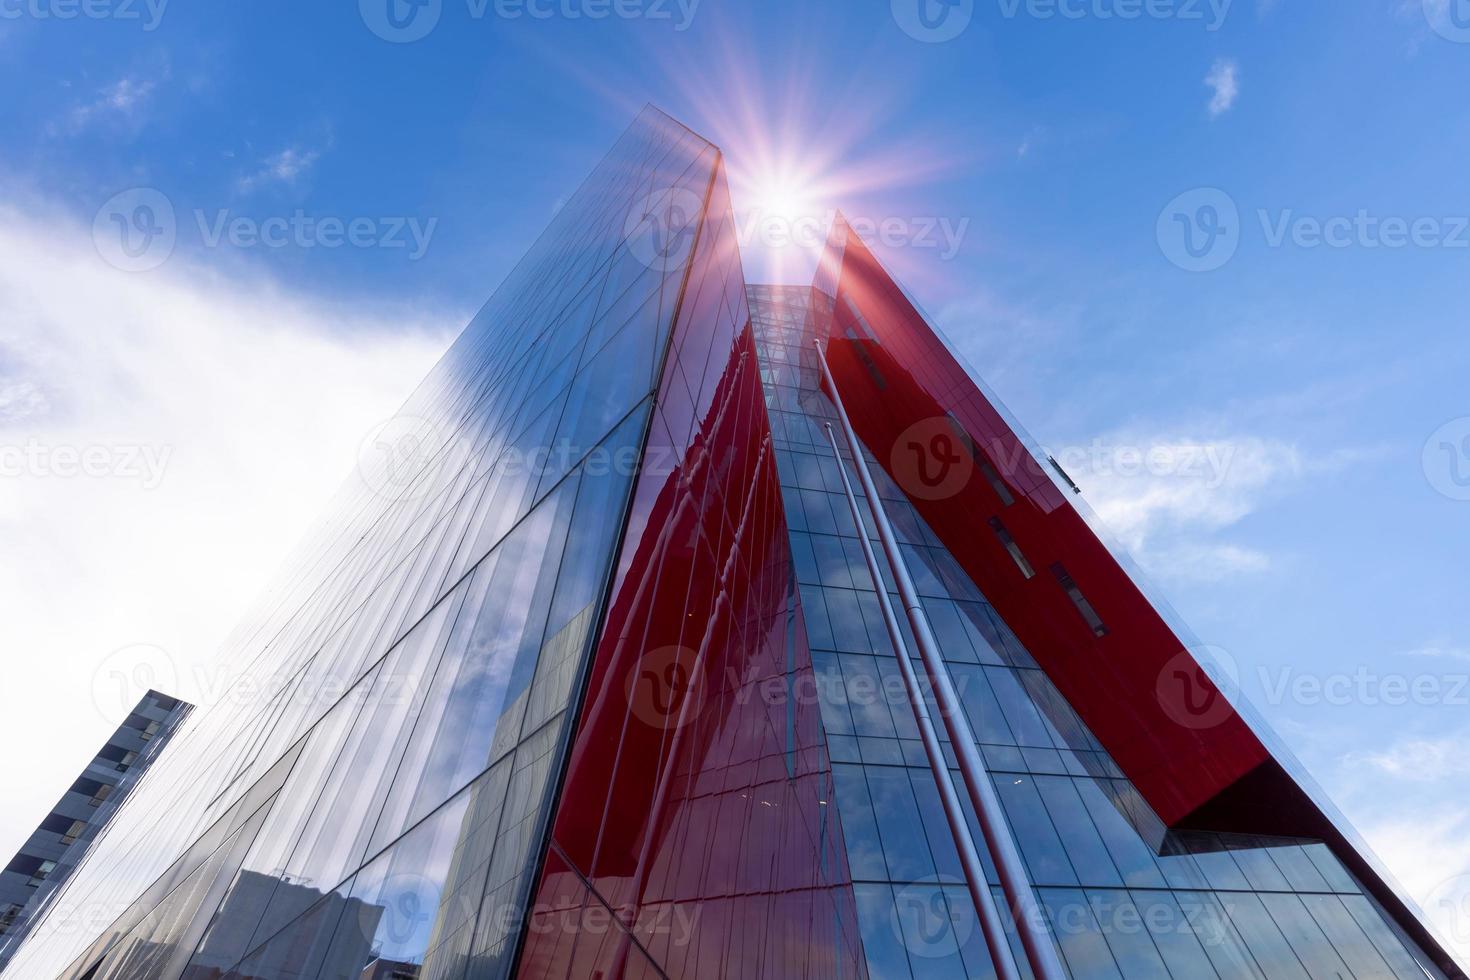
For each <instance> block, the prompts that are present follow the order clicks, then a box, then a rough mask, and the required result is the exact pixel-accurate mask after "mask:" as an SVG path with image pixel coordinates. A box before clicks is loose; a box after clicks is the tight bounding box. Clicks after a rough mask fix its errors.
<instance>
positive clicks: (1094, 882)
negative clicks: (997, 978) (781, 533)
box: [750, 286, 1424, 980]
mask: <svg viewBox="0 0 1470 980" xmlns="http://www.w3.org/2000/svg"><path fill="white" fill-rule="evenodd" d="M750 297H751V316H752V322H753V326H754V330H755V335H756V345H757V350H758V352H759V355H760V364H761V373H762V377H763V380H764V382H765V387H766V400H767V406H768V409H769V411H770V414H771V423H772V429H773V431H774V432H775V434H776V435H775V447H776V459H777V461H778V469H779V472H780V478H781V483H782V493H783V499H784V500H785V502H786V508H787V515H786V516H787V522H788V525H789V528H790V534H791V541H792V553H793V560H794V565H795V568H796V572H797V578H798V582H799V588H800V594H801V605H802V613H803V618H804V621H805V623H806V624H807V626H808V636H809V639H810V645H811V650H812V654H811V656H812V661H813V664H814V669H815V671H816V676H817V678H818V684H817V688H816V691H817V693H818V696H819V698H820V700H821V703H822V714H823V718H824V722H825V725H826V728H827V730H828V732H829V745H830V750H831V756H832V760H833V772H834V779H835V783H836V791H835V793H834V800H835V802H836V803H837V808H838V812H839V814H840V816H841V824H842V831H843V837H844V840H845V844H846V847H847V852H848V864H849V867H850V869H851V873H852V877H853V879H854V881H855V882H856V883H857V884H856V894H857V897H858V910H859V918H860V922H861V934H862V938H863V946H864V952H865V955H866V959H867V967H868V970H869V973H870V975H871V976H874V977H884V978H890V977H922V978H929V977H932V976H936V975H937V976H944V977H991V976H994V973H993V967H992V965H991V962H990V957H989V955H988V951H987V950H986V949H985V944H984V941H983V938H982V936H981V934H980V929H979V924H978V920H977V918H976V916H975V912H974V909H973V906H972V905H971V902H970V899H969V895H968V892H967V891H966V889H965V888H964V887H963V878H961V877H960V874H961V871H960V868H959V862H958V858H957V855H956V852H955V846H954V841H953V838H952V836H951V835H950V832H949V828H948V826H947V825H946V823H945V821H944V817H943V811H942V810H941V809H940V804H939V798H938V795H937V792H936V790H935V784H934V777H933V773H932V772H931V770H930V769H929V768H928V765H927V763H926V761H925V757H924V753H923V750H922V746H921V744H920V743H919V741H918V732H917V729H916V728H915V723H914V719H913V711H912V708H911V707H910V705H909V702H908V698H907V696H906V694H905V690H904V687H903V685H902V683H901V680H900V678H899V677H898V675H897V667H896V661H895V659H894V652H893V646H892V643H891V642H890V641H889V638H888V636H887V634H886V631H885V630H884V627H883V623H882V619H881V618H880V615H879V613H878V609H877V602H876V596H877V589H878V588H879V587H880V585H879V584H877V583H875V582H874V581H873V579H872V577H871V575H870V574H869V572H868V569H867V566H866V564H865V562H864V560H863V558H862V554H861V551H860V549H859V548H858V547H857V535H858V534H859V533H860V532H859V529H858V528H857V526H856V525H855V524H854V523H853V521H852V519H851V517H850V516H849V515H850V509H849V507H848V504H847V502H846V498H845V496H843V494H842V484H841V478H840V475H839V471H838V469H837V467H838V466H839V465H842V466H846V467H848V469H849V478H850V480H851V482H852V484H853V486H854V487H855V488H856V487H858V486H860V483H859V481H858V479H857V475H856V473H855V471H853V470H852V469H851V465H852V463H851V459H850V458H848V457H846V456H844V458H843V459H842V460H841V461H840V463H839V460H838V459H837V458H835V457H834V456H833V454H832V450H831V447H830V444H829V443H828V441H827V437H826V434H825V432H824V431H823V428H822V426H823V423H825V422H827V421H833V422H834V424H835V415H836V412H835V409H834V408H833V406H832V403H831V401H830V400H829V398H828V397H827V395H826V394H825V393H824V391H823V390H822V387H821V384H820V382H819V373H818V371H819V368H818V364H817V361H816V359H815V358H816V355H815V349H814V346H813V341H814V340H815V339H816V337H817V336H818V329H819V325H820V324H822V322H823V320H824V318H826V317H829V316H830V314H831V310H832V306H833V301H832V300H831V298H830V297H828V296H827V295H825V294H824V293H822V292H820V291H817V290H812V289H807V288H798V287H782V286H752V287H751V288H750ZM821 335H822V336H824V337H825V336H826V332H825V330H823V331H822V333H821ZM865 453H866V449H865ZM867 455H868V456H869V463H870V469H871V470H872V472H873V474H874V476H875V479H876V480H877V482H878V489H879V495H880V496H881V497H882V498H883V500H882V503H883V506H884V508H885V509H886V510H887V512H888V514H889V516H890V517H891V519H892V521H893V523H894V525H895V528H896V530H897V533H898V536H899V538H900V542H901V545H902V550H903V552H904V558H905V560H906V562H907V565H908V567H909V570H910V572H911V574H912V577H913V579H914V581H915V584H916V587H917V589H918V592H919V593H920V596H921V599H922V602H923V604H924V608H925V611H926V613H927V614H928V616H929V618H930V620H931V622H932V624H933V628H934V632H935V633H936V634H937V637H938V640H939V644H940V647H941V652H942V655H943V658H944V660H945V662H946V667H947V669H948V670H949V672H950V675H951V678H952V679H953V681H954V684H955V687H956V689H957V691H958V693H959V696H960V698H961V700H962V702H963V705H964V709H965V711H966V714H967V717H968V719H969V721H970V723H971V726H972V727H973V729H974V731H975V733H976V738H977V741H978V743H979V745H980V748H981V751H982V754H983V757H984V759H985V762H986V765H987V768H988V770H989V772H990V775H991V778H992V780H993V781H994V784H995V787H996V790H997V791H998V793H999V795H1000V798H1001V801H1002V804H1003V806H1004V809H1005V814H1006V817H1007V819H1008V821H1009V824H1010V827H1011V830H1012V832H1013V834H1014V836H1015V838H1016V841H1017V844H1018V845H1019V847H1020V849H1021V853H1022V856H1023V858H1024V860H1025V863H1026V867H1027V871H1028V873H1029V875H1030V878H1031V881H1032V883H1033V885H1034V886H1035V887H1036V891H1037V894H1038V897H1039V898H1040V900H1041V902H1042V905H1043V907H1044V908H1045V910H1046V913H1047V915H1048V918H1049V920H1050V925H1051V928H1052V934H1053V936H1054V937H1055V939H1056V941H1057V944H1058V946H1059V948H1060V950H1061V953H1062V956H1063V960H1064V963H1065V966H1066V968H1067V970H1068V971H1069V973H1070V974H1071V975H1072V976H1074V977H1076V978H1078V980H1084V978H1086V980H1091V978H1118V977H1124V978H1129V980H1132V978H1149V980H1151V978H1168V977H1176V978H1191V980H1192V978H1198V977H1219V978H1221V980H1235V978H1245V977H1252V978H1261V977H1265V978H1269V980H1275V978H1312V980H1318V978H1322V980H1338V978H1348V977H1356V978H1366V977H1374V978H1400V980H1410V978H1412V980H1422V978H1423V976H1424V973H1423V971H1422V970H1420V969H1419V968H1418V967H1417V966H1415V965H1414V963H1413V954H1412V953H1411V952H1410V950H1409V949H1408V948H1406V946H1405V945H1404V943H1403V942H1402V941H1401V940H1400V939H1399V938H1397V937H1396V936H1394V935H1393V934H1392V931H1391V930H1390V929H1389V928H1388V926H1387V924H1386V922H1385V921H1384V919H1383V918H1382V916H1381V914H1380V913H1379V912H1378V911H1377V910H1376V909H1374V908H1373V906H1372V904H1371V902H1370V900H1369V899H1368V898H1366V897H1365V896H1364V894H1363V891H1362V889H1361V888H1360V887H1359V885H1358V883H1357V882H1356V881H1355V880H1354V879H1353V877H1352V876H1351V875H1350V874H1348V872H1347V871H1346V870H1345V869H1344V868H1343V866H1342V864H1341V863H1340V862H1339V861H1338V860H1337V859H1336V858H1335V857H1334V856H1333V854H1332V853H1331V852H1330V851H1329V849H1328V848H1327V847H1326V846H1325V845H1323V844H1321V843H1319V842H1315V841H1309V840H1297V839H1266V838H1260V837H1248V836H1243V835H1231V834H1218V833H1202V832H1201V833H1170V832H1169V831H1168V830H1167V829H1166V827H1165V825H1164V824H1163V823H1162V821H1160V820H1159V818H1158V817H1157V816H1156V815H1155V814H1154V813H1153V811H1152V810H1151V809H1150V808H1149V806H1148V804H1147V803H1146V802H1145V801H1144V800H1143V798H1142V797H1141V796H1140V795H1139V793H1138V792H1137V790H1136V789H1135V788H1134V787H1133V785H1132V784H1131V783H1130V782H1129V781H1128V780H1127V779H1126V778H1125V777H1124V775H1123V773H1122V772H1121V771H1120V770H1119V768H1118V767H1117V765H1116V764H1114V762H1113V760H1112V759H1111V758H1110V757H1109V755H1108V754H1107V752H1106V751H1104V749H1103V746H1102V745H1101V744H1100V743H1099V742H1098V740H1097V739H1096V738H1095V737H1093V735H1092V733H1091V732H1090V731H1089V729H1088V728H1087V726H1086V725H1084V724H1083V722H1082V721H1081V719H1080V718H1079V717H1078V716H1077V714H1076V712H1074V711H1073V710H1072V709H1071V707H1070V706H1069V705H1068V703H1067V701H1066V699H1065V698H1063V697H1062V695H1061V694H1060V692H1059V691H1058V690H1057V689H1056V687H1055V686H1054V685H1053V684H1052V682H1051V681H1050V680H1049V679H1048V677H1047V675H1046V674H1045V673H1044V672H1043V671H1042V670H1041V669H1039V667H1038V666H1037V664H1036V662H1035V661H1034V659H1033V658H1032V657H1031V656H1030V654H1029V653H1028V652H1027V650H1026V649H1025V647H1024V646H1023V645H1022V644H1021V643H1020V641H1019V640H1018V639H1017V637H1016V635H1015V634H1014V632H1013V631H1012V630H1010V629H1009V628H1008V627H1007V625H1006V623H1005V622H1004V621H1003V620H1002V618H1001V617H1000V616H999V614H998V613H997V612H996V609H995V608H994V606H992V605H991V604H990V603H989V602H988V601H987V600H986V597H985V596H984V595H982V594H981V592H980V591H979V589H978V588H977V587H976V586H975V585H974V583H973V582H972V581H971V579H970V578H969V577H968V575H967V574H966V573H965V571H964V570H963V569H962V568H961V566H960V563H959V562H957V561H956V560H955V558H954V556H953V555H952V554H951V553H950V552H949V550H948V549H947V548H946V547H945V546H944V544H943V543H942V542H941V541H940V539H939V538H938V536H937V535H936V534H935V532H934V531H933V530H932V529H931V528H930V527H929V526H928V525H927V524H926V523H925V521H924V520H923V518H922V517H921V516H920V515H919V513H918V511H917V510H916V509H915V507H914V504H913V503H912V501H911V499H910V497H909V495H907V494H906V493H904V492H903V491H902V490H901V489H900V488H899V486H898V485H897V484H896V483H895V482H894V481H893V479H892V478H891V477H890V475H889V473H888V470H887V466H886V465H885V464H886V462H887V461H884V460H879V459H878V458H876V457H873V456H872V455H871V454H867ZM860 501H861V502H862V504H863V507H864V509H865V510H866V506H867V504H866V499H865V498H862V497H861V495H860ZM865 520H866V518H865ZM983 523H984V522H983V521H982V524H983ZM862 533H866V534H867V535H868V536H869V537H870V539H871V540H872V542H873V547H874V549H875V551H876V552H877V554H879V555H880V556H881V555H882V550H881V547H880V545H879V543H878V541H877V537H876V532H875V531H874V530H873V529H872V528H871V527H865V528H864V529H863V532H862ZM1000 544H1001V545H1002V547H1001V548H1000V549H997V554H996V557H995V560H996V561H998V562H1004V563H1005V565H1006V566H1008V568H1009V571H1010V573H1011V574H1014V575H1015V576H1016V577H1017V579H1024V578H1029V576H1027V575H1026V570H1025V568H1023V567H1022V566H1021V565H1020V564H1019V563H1017V562H1015V560H1014V556H1013V555H1011V554H1010V550H1009V549H1008V548H1005V547H1004V542H1000ZM881 560H882V559H881V557H880V561H881ZM880 572H881V573H882V576H883V578H884V579H885V581H884V582H883V583H882V584H881V587H882V588H883V589H885V590H887V591H888V592H889V593H890V594H891V595H892V596H893V601H894V603H895V606H896V608H900V609H901V608H902V606H901V604H899V600H898V597H897V594H896V588H895V587H894V585H893V583H892V581H891V580H889V576H888V574H887V572H886V570H882V569H881V568H880ZM904 628H905V630H906V629H907V625H906V624H904ZM905 641H906V642H907V643H908V644H909V648H910V649H911V650H915V651H916V650H917V647H915V646H914V645H913V641H912V639H911V637H908V636H906V637H905ZM931 712H932V713H934V716H935V717H936V718H937V717H938V712H937V707H935V706H934V705H933V704H932V699H931ZM946 751H948V742H947V740H946ZM951 767H952V774H953V777H954V779H955V781H956V784H957V785H961V783H960V776H959V771H958V768H957V766H956V764H955V763H954V761H953V759H952V757H951ZM966 806H967V807H968V801H966ZM968 817H969V821H970V824H971V828H972V834H974V836H975V839H976V840H977V841H980V842H981V848H982V851H983V838H982V837H981V836H980V834H979V828H978V825H977V824H976V821H975V819H974V815H973V813H969V814H968ZM982 857H983V858H984V860H985V861H986V866H987V870H988V875H989V878H990V884H991V885H992V890H993V891H994V892H995V894H996V899H997V905H998V906H999V907H1001V908H1002V909H1004V908H1005V901H1004V898H1003V896H1002V895H1001V893H1000V891H999V887H998V886H999V879H998V877H997V876H996V875H995V873H994V870H993V868H991V867H990V864H989V857H988V855H985V854H982ZM1354 910H1356V913H1357V914H1356V916H1355V915H1354ZM1364 922H1367V923H1369V926H1368V927H1364V925H1363V923H1364ZM1349 923H1351V924H1353V925H1354V926H1356V927H1357V928H1352V929H1350V928H1348V925H1349ZM1013 945H1015V953H1016V957H1017V961H1018V963H1019V964H1020V967H1021V969H1022V971H1023V973H1026V974H1027V975H1029V972H1028V971H1027V967H1026V964H1025V958H1024V956H1023V955H1022V954H1021V951H1020V948H1019V945H1018V944H1016V943H1014V942H1013Z"/></svg>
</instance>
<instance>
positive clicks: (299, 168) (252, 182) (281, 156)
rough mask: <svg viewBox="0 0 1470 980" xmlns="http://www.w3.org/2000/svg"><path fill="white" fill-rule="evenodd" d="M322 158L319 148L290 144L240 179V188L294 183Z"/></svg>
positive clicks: (248, 189)
mask: <svg viewBox="0 0 1470 980" xmlns="http://www.w3.org/2000/svg"><path fill="white" fill-rule="evenodd" d="M320 159H321V152H320V151H318V150H308V149H302V148H301V147H296V146H288V147H286V148H285V149H284V150H282V151H281V152H279V153H276V154H273V155H272V156H269V157H267V158H266V160H265V163H264V164H262V166H261V168H260V169H259V170H257V171H256V172H255V173H253V174H251V175H249V176H248V177H242V178H241V179H240V190H242V191H250V190H254V189H255V188H257V187H260V186H262V185H265V184H294V183H296V181H297V180H298V179H299V178H301V177H302V176H304V175H305V174H306V173H308V172H309V171H310V170H311V168H312V167H313V166H315V165H316V162H317V161H318V160H320Z"/></svg>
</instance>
